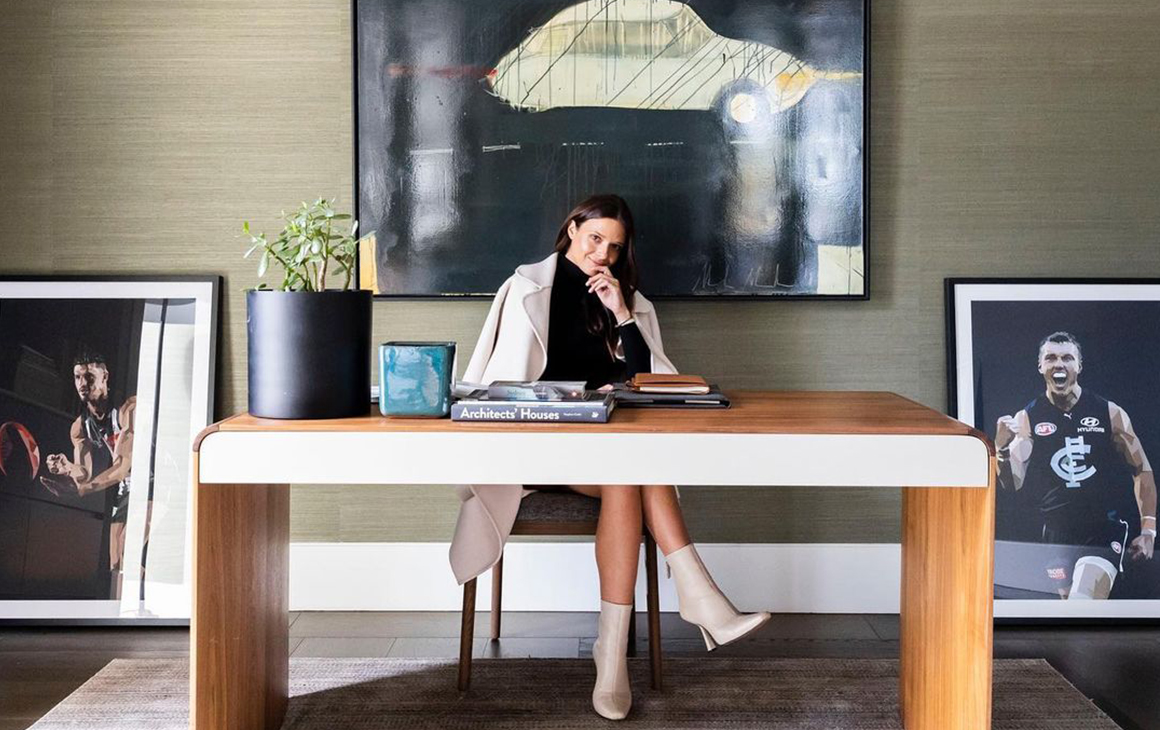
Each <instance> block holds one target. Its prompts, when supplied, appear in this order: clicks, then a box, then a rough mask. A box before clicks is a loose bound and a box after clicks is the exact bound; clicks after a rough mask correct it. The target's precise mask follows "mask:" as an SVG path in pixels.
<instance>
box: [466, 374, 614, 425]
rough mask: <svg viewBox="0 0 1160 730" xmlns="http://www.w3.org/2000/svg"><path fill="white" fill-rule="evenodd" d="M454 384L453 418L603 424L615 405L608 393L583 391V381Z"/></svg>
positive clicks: (505, 421)
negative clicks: (486, 384)
mask: <svg viewBox="0 0 1160 730" xmlns="http://www.w3.org/2000/svg"><path fill="white" fill-rule="evenodd" d="M473 385H474V384H470V383H462V382H460V383H457V384H456V387H455V390H456V393H457V394H458V395H459V398H458V399H457V400H456V401H454V402H453V403H452V404H451V420H453V421H493V422H502V423H607V422H608V417H609V416H610V415H611V414H612V410H613V409H614V408H615V407H616V399H615V398H614V397H613V394H612V392H601V391H596V390H585V389H584V383H583V382H572V381H551V380H537V381H533V382H506V381H504V382H496V383H492V384H491V385H489V386H482V385H477V386H474V387H472V386H473Z"/></svg>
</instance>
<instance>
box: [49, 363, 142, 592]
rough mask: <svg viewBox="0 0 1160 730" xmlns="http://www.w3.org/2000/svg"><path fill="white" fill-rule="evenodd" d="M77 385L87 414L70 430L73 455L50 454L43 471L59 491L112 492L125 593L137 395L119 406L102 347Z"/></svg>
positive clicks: (112, 561)
mask: <svg viewBox="0 0 1160 730" xmlns="http://www.w3.org/2000/svg"><path fill="white" fill-rule="evenodd" d="M73 385H74V387H75V388H76V391H77V397H79V398H80V401H81V414H80V415H79V416H78V417H77V419H76V420H75V421H74V422H73V424H72V428H71V429H70V431H69V440H70V441H72V445H73V454H72V459H69V457H68V456H66V455H65V454H51V455H50V456H48V458H47V459H45V463H46V466H47V467H48V472H49V475H48V476H42V477H41V478H40V482H41V484H42V485H44V487H45V489H47V490H49V491H50V492H52V493H53V494H56V495H58V496H60V495H63V494H68V493H71V494H76V495H79V496H81V497H84V496H85V495H88V494H92V493H93V492H105V493H106V494H108V495H109V498H108V500H107V504H108V506H107V508H106V509H107V510H108V520H109V573H110V576H109V578H110V583H109V597H110V598H120V597H121V579H122V565H121V563H122V562H123V559H124V556H125V524H126V518H127V516H128V513H129V480H130V476H131V474H132V471H133V426H134V421H135V420H136V414H137V397H136V396H130V397H129V398H128V399H127V400H126V401H125V402H124V403H122V404H121V405H120V406H119V407H117V406H114V405H113V404H112V403H110V402H109V400H110V395H109V366H108V364H106V363H105V358H104V357H102V356H101V355H99V354H97V353H89V352H85V353H82V354H81V355H80V356H78V357H77V359H76V361H75V363H74V365H73ZM106 490H111V491H106ZM146 534H148V533H146ZM146 539H148V537H146Z"/></svg>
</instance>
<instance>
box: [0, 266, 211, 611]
mask: <svg viewBox="0 0 1160 730" xmlns="http://www.w3.org/2000/svg"><path fill="white" fill-rule="evenodd" d="M219 290H220V281H219V279H218V278H217V277H187V278H170V277H164V278H140V277H124V278H119V277H113V278H81V277H3V278H0V620H21V621H30V620H32V621H35V620H45V621H83V622H94V621H95V622H99V623H110V622H149V621H150V620H154V621H161V620H168V621H172V620H181V619H188V618H189V607H190V585H191V583H190V557H191V553H190V540H191V518H192V504H193V502H192V494H191V486H192V474H191V471H190V468H191V463H190V452H191V447H192V442H193V438H194V437H195V436H196V435H197V433H198V432H199V431H201V429H203V428H205V427H206V426H207V425H208V424H209V423H210V422H211V421H212V413H213V403H212V397H213V376H214V366H213V364H214V347H215V340H216V333H217V300H218V292H219Z"/></svg>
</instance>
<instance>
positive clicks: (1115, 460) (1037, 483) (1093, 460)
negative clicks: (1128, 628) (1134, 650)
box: [995, 332, 1156, 599]
mask: <svg viewBox="0 0 1160 730" xmlns="http://www.w3.org/2000/svg"><path fill="white" fill-rule="evenodd" d="M1038 360H1039V372H1040V373H1041V374H1042V375H1043V380H1044V382H1045V383H1046V389H1045V391H1044V393H1043V394H1042V395H1040V396H1037V397H1036V398H1034V399H1033V400H1032V401H1031V402H1030V403H1028V404H1027V406H1026V407H1024V408H1023V410H1021V411H1019V412H1018V413H1016V414H1015V415H1013V416H1003V417H1001V418H999V421H998V424H997V426H996V429H995V447H996V449H997V450H998V461H999V485H1000V487H1002V488H1008V489H1015V490H1028V491H1025V492H1024V494H1025V495H1026V496H1027V497H1029V498H1030V502H1031V503H1032V504H1034V505H1036V507H1037V508H1038V516H1037V519H1039V520H1041V521H1042V530H1041V534H1040V539H1041V540H1042V542H1044V543H1051V544H1055V545H1061V546H1064V545H1066V546H1082V547H1083V548H1084V549H1081V550H1079V551H1076V550H1069V551H1061V553H1060V554H1061V555H1067V556H1068V557H1067V558H1066V561H1065V564H1057V565H1047V566H1044V567H1045V569H1046V570H1047V573H1048V576H1049V577H1050V578H1052V579H1054V580H1055V581H1056V585H1057V588H1058V590H1059V593H1060V595H1061V596H1062V597H1065V598H1071V599H1104V598H1107V597H1108V595H1109V594H1110V593H1111V590H1112V585H1113V584H1114V583H1115V580H1116V576H1117V575H1119V574H1120V573H1121V572H1123V570H1124V553H1125V550H1126V551H1127V555H1128V557H1129V559H1130V560H1132V561H1143V560H1151V559H1152V555H1153V551H1154V548H1155V542H1156V479H1155V476H1154V474H1153V472H1152V466H1151V465H1150V464H1149V462H1148V457H1147V456H1146V455H1145V453H1144V449H1143V447H1142V446H1141V445H1140V440H1139V439H1138V438H1137V437H1136V432H1135V430H1134V429H1133V428H1132V421H1131V419H1130V418H1128V414H1127V412H1126V411H1124V409H1123V408H1121V407H1120V406H1118V405H1116V404H1115V403H1113V402H1111V401H1109V400H1107V399H1105V398H1102V397H1101V396H1099V395H1097V394H1096V393H1094V392H1092V391H1091V390H1086V389H1084V388H1083V387H1082V386H1081V385H1080V384H1079V374H1080V373H1081V372H1082V371H1083V356H1082V352H1081V350H1080V345H1079V342H1078V341H1077V340H1076V338H1075V336H1073V335H1071V334H1069V333H1067V332H1055V333H1052V334H1050V335H1048V336H1047V337H1045V338H1044V339H1043V341H1042V342H1041V343H1040V344H1039V358H1038ZM1121 466H1126V467H1127V468H1128V470H1129V472H1130V473H1131V475H1132V488H1133V489H1134V492H1135V501H1136V505H1137V507H1138V508H1139V513H1140V520H1139V524H1138V525H1137V524H1131V522H1132V520H1129V519H1127V518H1126V516H1125V515H1123V514H1120V513H1119V512H1118V511H1117V509H1116V507H1115V505H1117V504H1120V503H1121V502H1122V501H1123V498H1124V496H1125V494H1124V492H1123V491H1122V490H1126V489H1127V488H1128V484H1127V481H1126V479H1116V478H1115V474H1114V473H1115V472H1116V471H1117V467H1121ZM1028 492H1029V493H1028ZM1132 535H1135V537H1133V538H1131V542H1130V543H1129V542H1128V540H1129V537H1131V536H1132ZM1077 554H1079V555H1080V557H1079V559H1078V560H1074V558H1075V555H1077ZM1072 560H1074V564H1072Z"/></svg>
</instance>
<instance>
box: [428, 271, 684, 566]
mask: <svg viewBox="0 0 1160 730" xmlns="http://www.w3.org/2000/svg"><path fill="white" fill-rule="evenodd" d="M557 260H558V259H557V257H556V254H555V253H553V254H552V255H551V256H549V257H548V258H546V259H544V260H543V261H541V262H539V263H536V264H525V265H523V266H520V267H519V268H517V269H516V272H515V273H514V274H512V276H510V277H508V280H507V281H505V282H504V283H503V286H501V287H500V288H499V291H498V292H496V295H495V301H493V302H492V305H491V310H490V311H489V312H488V313H487V320H486V321H485V322H484V323H483V331H482V332H481V333H480V334H479V341H478V342H477V343H476V345H475V352H474V353H472V356H471V362H469V363H468V365H467V370H466V371H465V372H464V373H463V379H464V380H466V381H468V382H472V383H491V382H493V381H496V380H536V379H538V378H539V377H540V375H541V374H542V373H543V372H544V368H545V367H547V364H548V311H549V309H550V307H551V302H552V281H553V280H554V279H555V276H556V262H557ZM632 316H633V318H634V319H635V320H636V325H637V328H638V329H639V330H640V333H641V335H642V336H643V337H644V341H645V344H647V345H648V349H649V351H650V352H651V353H652V372H654V373H675V372H677V370H676V368H675V367H673V364H672V363H671V362H669V360H668V358H666V357H665V354H664V350H663V348H662V346H661V332H660V328H659V327H658V326H657V318H656V311H655V310H654V309H653V305H652V303H651V302H649V300H647V299H645V298H644V296H642V295H641V294H640V292H637V294H636V296H635V297H634V301H633V305H632ZM616 354H617V357H619V358H621V359H623V358H624V351H623V349H622V348H621V347H620V346H619V345H618V346H617V352H616ZM456 491H457V492H458V494H459V499H460V500H461V501H462V504H461V505H460V508H459V520H458V521H457V522H456V524H455V535H454V537H453V538H452V541H451V551H450V559H451V570H452V572H454V573H455V579H456V580H457V581H458V582H459V583H460V584H463V583H466V582H467V581H469V580H471V579H472V578H474V577H476V576H477V575H479V574H480V573H482V572H484V571H485V570H487V569H488V568H490V567H491V566H493V565H495V563H496V562H497V561H498V560H499V558H500V555H502V554H503V546H504V544H505V543H506V542H507V539H508V536H509V535H510V534H511V530H512V523H514V522H515V519H516V513H517V512H519V509H520V500H521V499H522V498H523V496H524V495H525V494H531V493H532V491H533V490H531V489H526V488H524V486H523V485H522V484H488V485H479V484H476V485H464V486H459V487H456Z"/></svg>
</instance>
